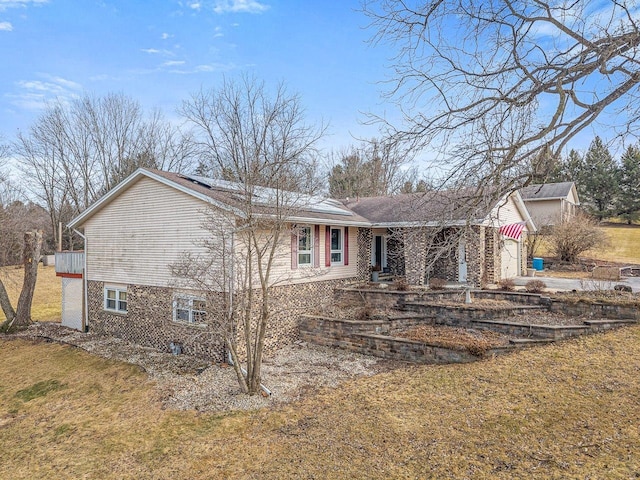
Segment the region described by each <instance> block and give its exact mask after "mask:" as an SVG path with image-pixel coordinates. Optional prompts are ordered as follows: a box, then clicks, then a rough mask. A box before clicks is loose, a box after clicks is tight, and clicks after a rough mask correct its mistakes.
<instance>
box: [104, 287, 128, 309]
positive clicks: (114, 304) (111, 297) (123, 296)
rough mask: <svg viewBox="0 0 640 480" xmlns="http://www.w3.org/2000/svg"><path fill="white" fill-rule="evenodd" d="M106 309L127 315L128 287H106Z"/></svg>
mask: <svg viewBox="0 0 640 480" xmlns="http://www.w3.org/2000/svg"><path fill="white" fill-rule="evenodd" d="M104 309H105V310H108V311H110V312H118V313H127V287H111V286H105V287H104Z"/></svg>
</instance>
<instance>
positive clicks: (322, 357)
mask: <svg viewBox="0 0 640 480" xmlns="http://www.w3.org/2000/svg"><path fill="white" fill-rule="evenodd" d="M16 337H19V338H27V339H30V340H33V341H51V342H57V343H64V344H68V345H72V346H75V347H78V348H82V349H83V350H86V351H87V352H89V353H91V354H93V355H98V356H100V357H103V358H109V359H114V360H119V361H123V362H127V363H131V364H134V365H137V366H139V367H140V368H141V369H142V370H144V371H145V372H146V373H147V374H148V375H149V377H150V378H151V379H152V380H153V381H154V382H155V383H156V388H157V391H158V395H159V396H160V398H161V399H162V402H163V404H164V405H165V407H167V408H171V409H178V410H192V409H195V410H199V411H209V412H215V411H228V410H252V409H257V408H262V407H268V406H273V405H279V404H285V403H289V402H291V401H294V400H297V399H299V398H301V397H302V396H303V395H304V394H307V393H309V392H312V391H316V390H317V389H319V388H321V387H335V386H337V385H339V384H340V383H342V382H344V381H346V380H349V379H352V378H356V377H361V376H370V375H375V374H377V373H381V372H385V371H389V370H392V369H395V368H398V367H400V366H405V365H406V364H403V363H400V362H393V361H389V360H384V359H380V358H377V357H370V356H366V355H360V354H357V353H351V352H345V351H342V350H337V349H331V348H327V347H320V346H314V345H309V344H306V343H304V342H298V343H297V344H295V345H289V346H287V347H284V348H282V349H280V350H279V351H278V352H276V354H275V355H272V356H268V357H265V359H264V362H263V368H262V371H263V375H262V378H263V384H264V385H265V386H266V387H267V388H268V389H269V390H270V391H271V393H272V394H271V396H267V397H265V396H261V395H254V396H248V395H245V394H243V393H242V392H241V390H240V387H239V386H238V382H237V379H236V377H235V371H234V370H233V368H231V367H229V366H228V365H226V364H215V363H211V362H209V361H207V360H203V359H201V358H197V357H193V356H190V355H172V354H171V353H165V352H159V351H157V350H155V349H153V348H149V347H143V346H140V345H135V344H132V343H129V342H126V341H124V340H122V339H119V338H113V337H102V336H98V335H95V334H92V333H81V332H78V331H76V330H71V329H69V328H66V327H62V326H60V324H57V323H35V324H33V325H31V326H30V327H29V328H28V329H27V330H25V331H22V332H19V333H18V334H15V335H12V336H2V338H5V339H10V338H16Z"/></svg>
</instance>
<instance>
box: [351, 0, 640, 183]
mask: <svg viewBox="0 0 640 480" xmlns="http://www.w3.org/2000/svg"><path fill="white" fill-rule="evenodd" d="M637 8H638V5H637V3H636V2H635V1H631V2H617V1H613V2H589V1H587V0H576V1H573V2H555V1H544V0H539V1H535V2H529V1H523V0H433V1H418V2H404V1H403V2H398V1H395V0H377V1H368V0H365V1H364V7H363V9H364V12H365V13H366V14H367V15H368V16H369V18H370V19H371V27H372V28H373V29H375V33H374V36H373V39H372V40H373V42H374V43H377V42H385V43H389V44H391V45H392V46H393V47H394V48H396V49H397V50H396V51H397V55H396V57H395V59H394V62H393V80H392V87H391V89H390V90H389V92H388V96H389V98H391V99H395V100H396V101H397V103H398V105H399V108H400V109H401V110H402V115H403V118H404V119H405V120H406V124H405V125H402V126H396V127H394V126H392V125H390V124H388V123H387V124H384V125H385V130H386V134H387V136H388V138H389V139H390V140H391V141H397V142H400V143H402V144H404V145H406V146H407V147H408V148H409V149H411V150H413V151H416V152H417V151H428V152H430V153H431V154H432V155H433V156H434V157H436V156H438V158H440V159H442V160H443V162H439V163H438V162H436V161H435V160H434V164H436V163H437V164H438V165H439V166H440V167H442V168H443V173H444V175H443V177H442V178H443V179H445V180H450V179H451V177H452V176H455V177H456V178H461V179H462V180H463V181H464V182H466V183H467V184H469V183H475V182H479V181H480V182H483V181H484V182H489V183H492V184H504V185H503V190H504V188H509V187H510V186H513V185H514V184H521V183H524V182H526V178H527V177H528V176H529V175H530V172H531V170H533V171H538V170H540V168H538V167H537V166H536V165H531V164H534V163H535V161H536V159H542V160H544V159H546V158H558V157H559V156H560V153H561V151H562V150H563V148H564V147H565V146H566V145H567V144H568V143H569V141H570V140H571V139H572V138H573V137H574V136H575V135H576V134H577V133H578V132H580V131H581V130H583V129H585V128H586V127H588V126H589V125H591V124H592V123H593V122H594V121H595V120H596V119H598V121H599V122H600V121H603V114H606V113H614V114H619V115H621V116H622V118H624V119H625V120H624V122H619V119H618V120H617V123H616V124H615V125H611V127H619V128H620V129H621V132H620V133H626V132H629V131H632V130H634V129H635V128H636V125H637V120H638V117H639V116H640V107H638V105H639V104H638V102H637V98H638V93H639V90H638V82H639V80H640V68H639V67H640V58H639V54H640V51H639V44H640V32H639V30H638V25H637V18H636V12H637ZM374 120H378V121H381V119H379V118H376V119H374ZM543 152H544V154H542V153H543ZM516 186H519V185H516Z"/></svg>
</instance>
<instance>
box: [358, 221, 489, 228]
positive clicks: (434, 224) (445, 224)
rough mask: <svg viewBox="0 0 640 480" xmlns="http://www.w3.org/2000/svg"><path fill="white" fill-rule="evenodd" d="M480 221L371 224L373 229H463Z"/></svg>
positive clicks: (480, 222) (479, 223) (478, 223)
mask: <svg viewBox="0 0 640 480" xmlns="http://www.w3.org/2000/svg"><path fill="white" fill-rule="evenodd" d="M481 224H482V220H481V219H476V220H472V221H469V222H467V221H466V220H455V221H448V222H380V223H372V224H371V226H372V227H374V228H419V227H465V226H467V225H481Z"/></svg>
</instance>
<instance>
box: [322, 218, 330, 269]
mask: <svg viewBox="0 0 640 480" xmlns="http://www.w3.org/2000/svg"><path fill="white" fill-rule="evenodd" d="M324 265H325V267H330V266H331V227H330V226H329V225H325V227H324Z"/></svg>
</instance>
